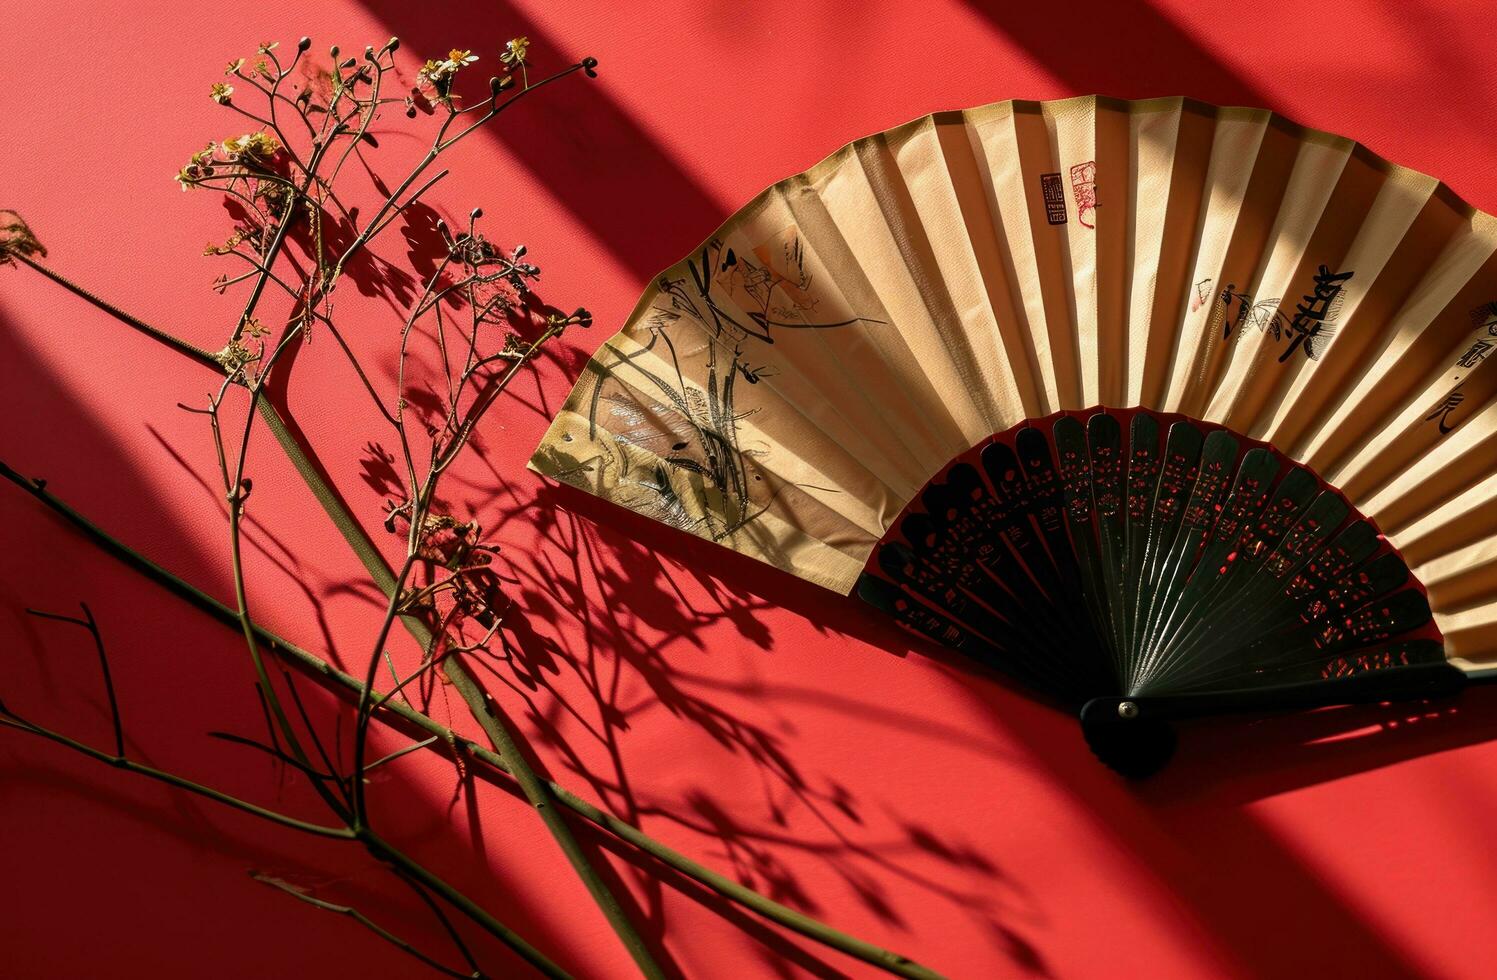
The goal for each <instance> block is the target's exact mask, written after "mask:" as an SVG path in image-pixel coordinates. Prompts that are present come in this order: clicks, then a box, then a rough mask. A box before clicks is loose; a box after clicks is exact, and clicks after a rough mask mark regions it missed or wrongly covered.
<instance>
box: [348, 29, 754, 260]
mask: <svg viewBox="0 0 1497 980" xmlns="http://www.w3.org/2000/svg"><path fill="white" fill-rule="evenodd" d="M363 3H364V6H365V7H366V8H367V9H368V10H369V12H370V13H372V14H374V15H375V16H376V17H378V18H379V19H380V20H381V21H383V22H384V24H385V26H386V27H388V28H389V29H390V31H391V33H392V34H396V35H398V36H399V37H400V40H401V44H402V46H404V47H405V48H406V49H407V50H410V51H412V52H414V53H415V55H416V56H417V57H419V58H430V57H438V58H440V57H443V56H444V55H445V53H446V52H447V50H448V49H449V48H450V47H451V46H452V44H453V41H452V37H451V30H450V27H449V25H451V24H454V23H457V24H462V25H463V44H464V45H465V46H466V45H471V47H472V48H473V50H474V51H483V52H496V51H502V50H503V49H504V45H505V42H506V41H508V40H509V39H510V38H512V37H518V36H524V37H528V38H530V42H531V43H530V50H531V60H533V61H534V62H535V63H536V64H537V65H539V66H542V68H544V67H545V66H549V65H563V64H567V63H569V62H571V61H575V60H576V59H577V58H580V57H582V56H583V55H587V54H592V53H593V52H589V51H581V50H576V51H574V50H572V49H571V45H569V44H566V43H564V41H563V42H561V43H559V42H558V39H556V38H554V37H552V36H551V35H550V34H548V33H547V31H546V30H545V28H543V27H542V26H541V25H539V24H537V23H536V22H535V21H534V20H532V19H531V18H530V17H529V16H527V15H526V13H525V12H524V11H523V10H521V9H520V8H519V7H517V6H516V5H515V4H513V3H509V2H506V0H500V2H498V3H484V4H478V3H474V2H469V0H465V2H460V3H455V4H453V5H451V6H452V9H446V8H444V11H443V14H442V16H441V17H437V16H433V15H429V14H425V15H423V14H422V13H419V12H417V11H419V8H413V7H411V6H410V5H409V4H406V3H403V2H401V0H363ZM488 57H490V58H491V59H493V60H496V58H495V56H493V55H492V54H490V55H489V56H488ZM478 67H479V68H480V69H482V71H481V72H480V74H483V75H485V77H486V76H487V74H488V73H489V72H491V71H493V70H495V66H494V65H492V64H489V65H487V66H485V65H482V64H480V65H479V66H478ZM607 71H608V65H607V63H606V61H605V62H604V63H603V64H601V65H600V66H599V72H600V73H602V74H603V76H604V79H606V77H607V75H606V73H607ZM566 120H585V121H586V122H585V124H577V125H575V126H569V125H567V124H566V122H565V121H566ZM486 132H487V136H488V138H491V139H493V140H495V141H497V142H498V143H500V144H501V145H503V146H504V148H505V149H506V150H507V151H508V152H509V153H510V154H511V155H512V156H513V157H514V159H515V160H516V161H518V162H519V163H520V164H521V165H523V166H524V167H525V169H526V170H527V171H529V173H530V176H531V178H532V179H533V180H534V182H535V183H536V184H537V185H538V186H540V187H543V188H545V189H546V190H547V191H548V192H549V193H550V194H551V196H552V199H553V200H555V202H556V203H557V204H558V205H560V206H561V207H563V208H565V209H566V210H567V211H568V212H569V213H570V214H571V216H572V218H573V219H574V220H575V221H576V222H577V223H578V224H579V225H581V226H582V227H584V228H586V229H587V230H588V231H590V232H591V233H592V235H593V237H594V238H596V239H597V241H598V242H599V243H600V244H602V245H603V246H604V247H606V248H607V249H608V251H609V252H610V253H611V254H612V255H613V257H614V258H615V259H616V260H617V261H618V262H619V264H620V265H622V266H623V267H624V268H626V269H628V270H629V271H630V272H631V273H633V274H634V275H635V276H636V277H638V278H639V280H640V281H641V282H645V281H648V280H649V279H650V278H652V277H653V276H654V275H655V274H656V273H658V272H659V271H660V270H661V269H664V268H666V267H667V266H668V265H670V264H671V263H672V262H674V261H676V260H677V259H678V258H680V257H681V253H683V252H685V251H686V250H688V249H689V248H691V246H692V245H694V244H696V243H697V242H698V241H700V239H701V237H702V234H703V229H709V228H715V227H717V225H718V224H719V223H721V221H722V219H723V218H725V217H727V215H728V212H729V210H730V209H729V208H727V207H726V206H725V205H724V204H722V203H721V202H719V201H717V200H715V199H714V198H713V197H712V196H711V195H710V194H709V193H708V191H707V190H706V188H704V187H703V186H702V185H701V184H700V183H698V182H697V180H696V179H694V178H693V177H692V175H691V174H689V173H687V172H686V171H685V170H684V169H682V168H681V166H680V164H678V163H677V162H676V161H675V160H674V159H672V158H671V157H670V155H669V154H668V153H667V152H666V151H665V150H664V149H663V148H662V147H661V146H660V144H659V143H658V142H657V141H656V140H655V139H654V138H653V137H652V136H651V135H650V133H649V132H648V131H646V130H645V129H644V128H643V127H642V126H641V125H640V124H639V123H638V122H637V121H636V120H635V119H634V118H633V117H632V116H631V115H630V113H629V111H628V110H627V109H625V108H624V107H623V106H621V105H620V104H619V103H618V102H617V101H615V100H614V99H613V98H612V97H611V96H610V95H609V94H608V91H607V89H606V87H605V86H604V85H602V84H593V85H577V86H571V87H567V86H561V87H559V88H558V90H557V91H556V92H554V93H552V94H550V95H549V96H548V101H547V104H546V106H545V111H544V113H543V114H542V113H537V112H535V111H533V109H532V107H530V106H517V107H516V108H515V110H514V111H513V113H512V114H510V115H509V117H508V118H507V120H506V125H505V126H504V128H503V129H502V130H500V129H490V130H487V131H486Z"/></svg>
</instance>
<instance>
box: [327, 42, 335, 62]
mask: <svg viewBox="0 0 1497 980" xmlns="http://www.w3.org/2000/svg"><path fill="white" fill-rule="evenodd" d="M327 56H328V57H329V58H332V59H333V60H334V61H337V60H338V46H337V45H336V44H335V45H333V46H332V47H330V48H328V49H327Z"/></svg>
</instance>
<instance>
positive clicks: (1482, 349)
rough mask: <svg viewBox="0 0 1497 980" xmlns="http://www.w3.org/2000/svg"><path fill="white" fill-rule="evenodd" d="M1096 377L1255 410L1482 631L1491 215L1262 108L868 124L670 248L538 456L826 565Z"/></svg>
mask: <svg viewBox="0 0 1497 980" xmlns="http://www.w3.org/2000/svg"><path fill="white" fill-rule="evenodd" d="M1096 405H1104V406H1110V407H1116V408H1128V407H1143V408H1149V409H1156V410H1160V411H1171V412H1181V413H1184V414H1186V415H1190V416H1193V417H1197V418H1200V419H1203V420H1206V421H1210V422H1217V423H1221V424H1223V425H1226V426H1228V427H1230V428H1231V429H1233V430H1235V431H1237V432H1240V433H1242V434H1244V435H1246V436H1250V437H1252V438H1256V439H1263V440H1266V441H1269V442H1272V443H1273V444H1274V445H1275V446H1277V447H1278V448H1279V449H1280V450H1282V451H1283V452H1285V453H1287V454H1288V455H1289V456H1290V457H1292V458H1293V459H1296V460H1299V461H1301V462H1303V463H1305V464H1306V465H1308V466H1310V467H1311V468H1313V469H1314V470H1315V471H1316V472H1318V473H1320V474H1321V475H1322V476H1323V477H1325V478H1326V479H1327V480H1329V481H1330V482H1331V483H1333V484H1335V485H1336V486H1337V487H1339V488H1340V489H1341V490H1342V491H1343V492H1344V493H1345V494H1346V496H1347V498H1348V500H1349V501H1350V502H1351V503H1352V504H1353V505H1354V506H1356V507H1359V508H1361V509H1362V510H1364V511H1365V512H1366V513H1367V514H1368V515H1369V516H1371V517H1373V518H1374V519H1376V520H1377V521H1378V522H1379V524H1380V526H1381V527H1382V528H1383V530H1384V531H1385V533H1387V534H1388V535H1389V537H1390V540H1391V541H1392V542H1393V543H1394V545H1395V546H1397V547H1399V548H1400V549H1402V550H1403V551H1404V553H1405V555H1406V557H1407V558H1408V562H1409V564H1410V566H1411V567H1412V568H1413V569H1414V571H1415V573H1416V574H1417V575H1419V576H1420V577H1421V580H1422V581H1423V582H1424V583H1425V584H1426V585H1427V587H1428V589H1429V595H1430V600H1431V604H1432V606H1433V608H1434V611H1435V615H1436V621H1437V623H1438V625H1439V626H1440V627H1441V629H1442V631H1443V632H1444V633H1445V635H1446V638H1447V641H1446V642H1447V653H1448V654H1449V655H1450V656H1451V657H1452V658H1456V659H1457V662H1459V663H1467V664H1469V663H1473V662H1478V661H1482V660H1487V659H1492V658H1494V657H1497V504H1494V503H1493V496H1494V494H1497V476H1494V472H1497V221H1494V220H1493V219H1492V218H1490V217H1489V216H1487V215H1485V214H1481V213H1478V212H1475V211H1474V210H1473V209H1471V208H1470V207H1469V206H1467V205H1466V204H1465V203H1463V202H1462V201H1460V200H1459V199H1458V198H1457V197H1456V196H1455V195H1454V194H1452V193H1451V192H1450V191H1449V190H1448V189H1447V188H1445V187H1444V186H1443V185H1441V184H1439V182H1438V181H1436V180H1434V179H1433V178H1430V177H1426V176H1424V175H1422V174H1418V173H1415V172H1413V171H1410V170H1407V169H1404V168H1401V167H1397V166H1394V165H1391V164H1388V163H1386V162H1385V161H1383V160H1381V159H1380V158H1379V157H1377V156H1376V155H1375V154H1374V153H1372V152H1371V151H1369V150H1368V149H1366V148H1365V147H1363V146H1360V145H1358V144H1356V143H1353V142H1352V141H1350V140H1347V139H1344V138H1342V137H1338V136H1332V135H1330V134H1326V133H1322V132H1318V131H1314V130H1308V129H1305V128H1303V127H1300V126H1297V125H1295V124H1294V123H1291V122H1288V121H1287V120H1284V119H1283V118H1281V117H1279V116H1276V115H1274V114H1272V113H1270V112H1267V111H1264V110H1258V109H1242V108H1217V107H1214V106H1209V105H1205V104H1202V103H1198V102H1193V101H1191V100H1187V99H1179V98H1173V99H1152V100H1147V101H1142V102H1123V101H1118V100H1110V99H1103V98H1091V97H1088V98H1078V99H1068V100H1064V101H1060V102H1046V103H1035V102H1003V103H998V104H995V105H990V106H985V107H982V108H978V109H972V110H968V111H966V112H948V113H938V114H936V115H932V116H927V117H925V118H922V119H919V120H916V121H914V122H911V123H908V124H906V125H904V126H901V127H899V128H897V129H893V130H890V131H889V132H886V133H881V134H878V135H875V136H871V137H868V138H866V139H862V140H858V141H857V142H855V143H852V144H850V145H849V146H847V147H844V148H843V149H841V150H839V151H838V152H836V153H834V154H833V155H832V156H830V157H828V158H827V159H826V160H824V161H822V162H821V163H819V164H817V165H816V166H815V167H812V168H811V169H810V170H808V171H807V172H806V173H804V174H800V175H797V176H794V177H791V178H788V179H786V180H784V181H781V182H780V183H778V184H776V185H775V186H773V187H771V188H770V189H769V190H767V191H765V192H764V193H763V194H761V195H760V196H759V197H758V198H756V199H755V200H754V201H753V202H752V203H750V204H749V205H748V206H747V207H745V208H744V209H743V210H741V211H740V212H738V213H737V214H736V215H734V216H733V217H732V218H731V219H729V220H728V221H727V222H726V223H725V224H724V225H723V226H722V228H720V229H719V230H718V231H717V232H716V233H715V234H714V235H713V236H712V237H711V238H710V239H709V240H708V241H707V242H706V243H704V244H703V246H702V247H701V248H699V249H697V250H696V251H695V252H694V253H693V254H692V255H690V256H688V257H687V258H686V259H685V260H683V261H682V262H680V263H678V264H677V265H675V266H673V267H671V268H670V269H668V270H667V271H666V272H664V273H663V274H662V275H661V276H660V277H659V279H658V280H657V281H656V282H655V283H654V284H653V285H652V286H651V288H650V289H649V290H648V291H647V292H646V294H645V295H644V297H643V298H642V299H641V301H640V303H639V306H638V307H637V308H636V309H635V311H634V313H633V314H632V315H631V316H630V318H629V320H628V322H627V324H626V325H625V327H624V329H623V330H622V331H621V332H620V333H619V334H618V335H617V336H615V337H613V338H611V339H610V340H608V341H607V342H605V343H604V344H603V346H602V347H601V348H600V349H599V350H598V352H597V354H596V355H595V356H594V357H593V359H592V361H591V362H590V363H589V364H588V366H587V369H586V371H585V372H584V375H583V377H582V378H581V379H580V380H579V381H578V383H577V386H576V388H575V389H574V391H573V392H572V394H571V395H570V397H569V398H568V399H567V401H566V403H565V405H564V406H563V408H562V410H561V411H560V413H559V414H558V416H557V418H556V420H555V422H554V423H553V425H552V426H551V428H550V430H549V431H548V432H547V434H546V437H545V440H544V442H543V443H542V445H541V447H540V449H539V450H538V451H537V452H536V454H535V457H534V459H533V460H532V462H531V465H532V466H533V467H534V468H535V469H536V470H537V471H539V472H541V473H543V474H545V475H547V476H550V477H554V478H556V479H558V480H561V481H563V482H566V483H569V484H572V485H574V486H577V487H580V488H582V489H584V490H586V491H588V492H591V493H594V494H597V495H598V496H600V497H603V498H605V499H607V500H611V501H613V502H615V503H618V504H621V505H622V506H625V507H628V508H629V509H631V510H634V511H638V512H640V513H643V514H646V515H648V516H650V517H652V518H655V519H656V520H659V521H662V522H664V523H667V524H670V525H671V526H673V527H677V528H680V529H682V530H685V531H688V532H690V533H692V534H696V535H698V536H700V537H703V538H707V539H709V540H712V541H715V542H718V543H719V544H722V545H724V546H725V547H729V548H732V549H733V550H735V551H738V552H740V553H742V554H746V555H750V556H752V557H754V558H757V559H759V560H762V561H765V562H768V563H770V564H772V565H775V566H776V567H779V568H782V569H784V570H785V571H788V572H790V573H792V574H795V575H798V576H800V577H801V578H804V579H807V580H809V581H812V582H816V583H817V584H819V585H823V586H826V587H827V588H831V589H835V590H837V591H839V592H843V593H846V592H848V591H850V590H851V589H852V588H853V586H854V583H855V581H856V580H857V578H858V575H859V573H860V572H861V571H862V569H863V566H864V563H865V561H866V560H867V558H868V555H869V553H870V551H871V550H872V548H873V547H874V545H875V544H876V543H877V542H878V541H879V540H880V538H882V537H883V536H884V534H885V532H886V531H887V530H888V529H889V526H890V524H891V522H893V521H894V520H895V519H896V517H897V516H898V515H899V513H900V512H901V510H902V509H903V508H904V506H905V505H906V504H907V503H909V502H910V500H911V499H912V497H914V495H915V494H917V493H918V492H919V491H920V488H921V487H922V486H923V485H924V484H925V482H926V481H927V480H928V479H930V478H931V477H932V476H933V475H935V474H936V473H937V472H938V471H939V470H940V469H941V468H942V467H943V466H944V465H945V464H946V463H947V462H948V460H950V459H952V458H953V457H954V456H956V455H958V454H959V453H961V452H963V451H965V450H966V449H968V448H969V447H971V446H973V445H975V444H977V443H979V442H980V441H982V440H984V439H986V438H987V437H988V436H990V435H992V434H993V433H995V432H1000V431H1003V430H1006V429H1009V428H1011V427H1012V426H1014V425H1016V424H1018V423H1020V422H1022V421H1024V420H1025V419H1032V418H1039V417H1042V416H1045V415H1049V414H1051V413H1053V412H1056V411H1079V410H1083V409H1086V408H1088V407H1091V406H1096Z"/></svg>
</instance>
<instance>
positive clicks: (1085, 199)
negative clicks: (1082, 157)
mask: <svg viewBox="0 0 1497 980" xmlns="http://www.w3.org/2000/svg"><path fill="white" fill-rule="evenodd" d="M1071 193H1072V194H1073V195H1075V197H1076V220H1077V221H1079V222H1081V224H1082V225H1083V226H1084V227H1087V228H1095V227H1097V226H1096V224H1094V223H1093V221H1094V219H1095V218H1096V213H1097V161H1095V160H1088V161H1086V162H1085V163H1078V164H1076V166H1074V167H1072V168H1071Z"/></svg>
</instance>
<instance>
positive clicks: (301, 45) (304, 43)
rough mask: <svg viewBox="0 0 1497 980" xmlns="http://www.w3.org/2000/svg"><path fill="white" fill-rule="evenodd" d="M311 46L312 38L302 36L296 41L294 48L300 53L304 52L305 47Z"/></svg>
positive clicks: (305, 50)
mask: <svg viewBox="0 0 1497 980" xmlns="http://www.w3.org/2000/svg"><path fill="white" fill-rule="evenodd" d="M311 46H312V39H311V38H309V37H304V38H302V39H301V40H300V41H297V42H296V50H297V51H299V52H301V53H302V54H306V52H307V49H308V48H310V47H311Z"/></svg>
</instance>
